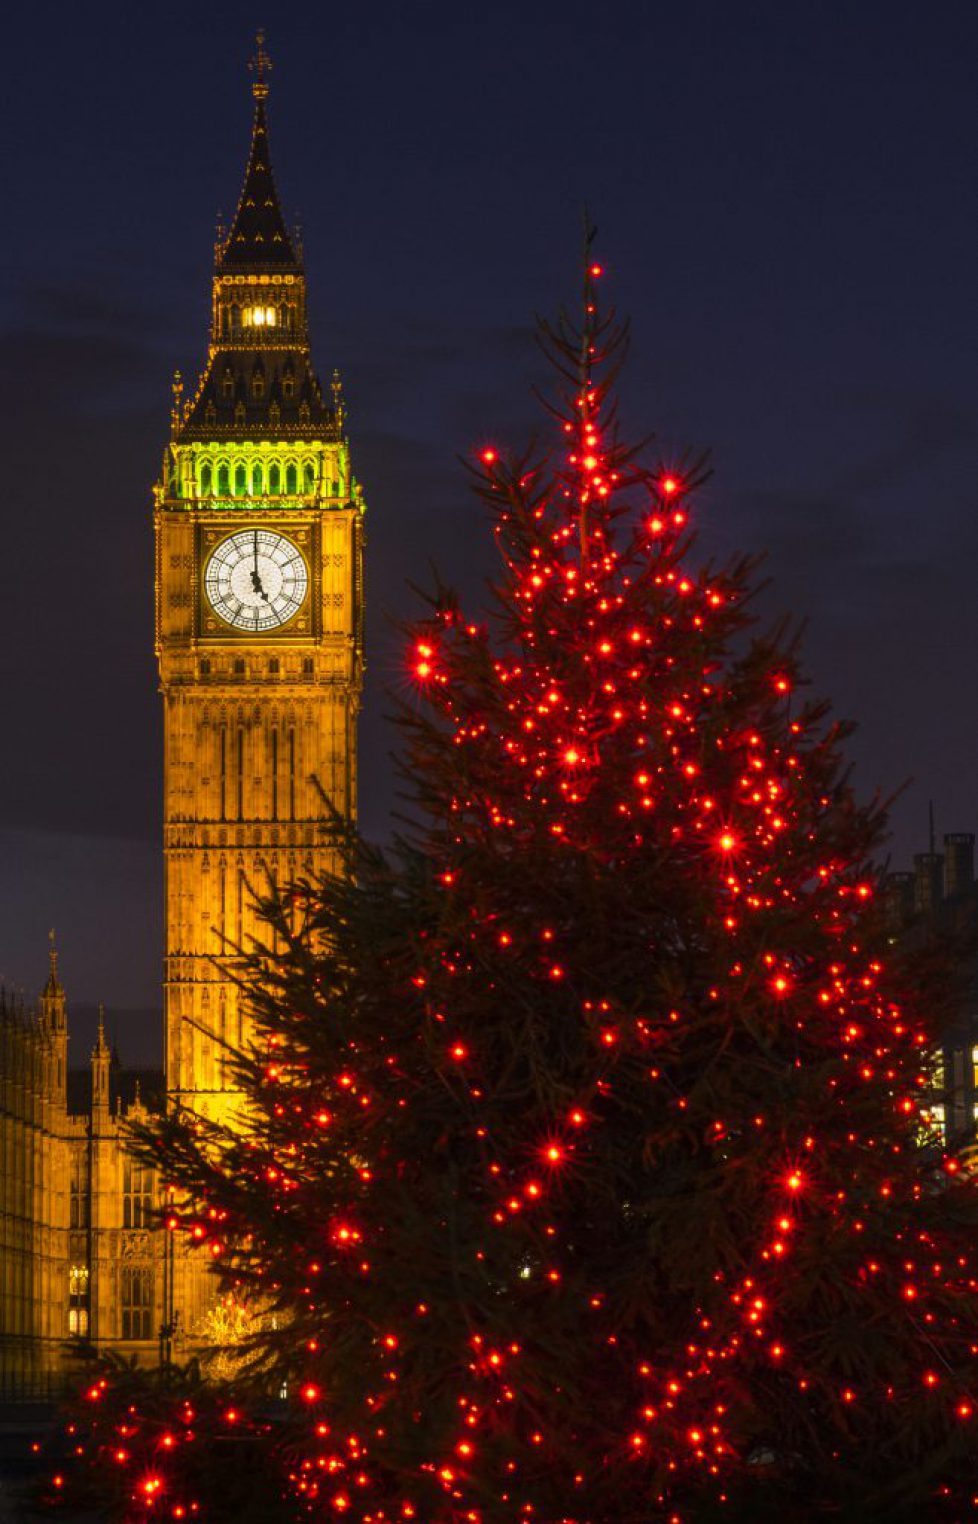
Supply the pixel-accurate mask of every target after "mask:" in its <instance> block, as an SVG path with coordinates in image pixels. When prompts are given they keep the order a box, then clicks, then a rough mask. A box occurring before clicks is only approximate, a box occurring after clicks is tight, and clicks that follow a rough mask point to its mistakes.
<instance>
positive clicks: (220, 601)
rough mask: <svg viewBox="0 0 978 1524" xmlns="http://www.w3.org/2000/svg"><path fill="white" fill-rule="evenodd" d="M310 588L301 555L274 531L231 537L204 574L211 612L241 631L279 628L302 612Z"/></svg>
mask: <svg viewBox="0 0 978 1524" xmlns="http://www.w3.org/2000/svg"><path fill="white" fill-rule="evenodd" d="M308 586H309V573H308V572H307V570H306V563H305V561H304V560H303V559H302V555H301V553H300V552H299V551H298V550H297V549H296V547H295V546H294V545H293V544H292V541H291V540H287V539H286V538H285V536H284V535H281V534H275V533H273V531H272V530H270V529H241V530H239V531H238V532H237V534H232V535H229V536H228V538H227V539H226V540H222V541H221V543H220V545H218V547H217V549H216V550H215V551H214V553H213V555H212V556H211V558H210V560H209V561H208V563H207V569H206V571H205V572H204V590H205V592H206V594H207V599H208V602H209V603H210V606H211V608H212V609H213V610H214V612H215V614H218V615H220V617H221V618H222V619H223V620H224V621H225V623H226V624H229V625H231V626H232V627H233V628H234V629H236V630H255V631H261V630H274V629H277V628H278V626H279V625H282V624H285V623H286V622H287V621H288V620H289V619H291V618H292V616H293V614H296V613H298V611H299V609H300V608H301V606H302V603H303V600H304V599H305V596H306V590H307V588H308Z"/></svg>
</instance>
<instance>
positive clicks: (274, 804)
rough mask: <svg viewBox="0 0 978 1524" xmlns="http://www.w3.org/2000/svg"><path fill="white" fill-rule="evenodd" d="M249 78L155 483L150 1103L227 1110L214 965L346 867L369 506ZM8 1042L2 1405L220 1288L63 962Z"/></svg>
mask: <svg viewBox="0 0 978 1524" xmlns="http://www.w3.org/2000/svg"><path fill="white" fill-rule="evenodd" d="M253 67H254V71H255V77H254V82H253V85H252V91H253V94H254V97H255V111H254V124H253V130H252V138H251V149H250V153H249V158H248V164H247V168H246V171H245V179H244V186H243V189H242V192H241V197H240V200H239V203H238V207H237V211H236V213H235V216H234V219H233V221H232V224H231V227H230V229H229V230H227V231H225V232H223V233H222V234H221V236H220V237H219V239H218V243H217V247H216V250H215V264H214V275H213V286H212V308H211V328H210V341H209V346H208V351H207V358H206V362H205V364H204V366H203V369H202V372H201V375H200V377H199V380H198V382H197V384H196V387H195V388H194V389H193V391H192V393H191V394H189V395H188V396H186V397H185V396H184V392H183V387H182V384H181V383H180V381H179V378H178V379H177V381H176V382H175V385H174V406H173V413H172V426H171V434H170V440H169V444H168V446H167V448H166V450H165V452H164V458H163V468H162V472H161V476H160V479H159V481H158V483H157V485H156V487H155V489H154V510H155V511H154V525H155V536H156V581H155V599H156V650H157V656H158V659H159V671H160V687H161V692H162V696H163V706H164V807H163V854H164V871H165V928H164V932H165V965H164V985H163V997H164V1047H165V1055H164V1056H165V1071H164V1074H165V1077H164V1080H163V1084H162V1092H163V1093H162V1096H161V1100H160V1103H161V1104H163V1105H166V1106H174V1105H183V1106H189V1107H192V1108H194V1109H195V1110H197V1111H199V1112H201V1113H204V1114H207V1115H209V1116H212V1117H221V1118H225V1119H226V1118H233V1117H234V1116H235V1114H236V1112H237V1110H238V1105H239V1099H240V1098H239V1096H238V1095H237V1094H236V1092H235V1090H234V1089H233V1087H232V1085H231V1084H230V1082H229V1078H228V1075H227V1070H226V1065H225V1054H226V1052H227V1048H228V1045H229V1044H230V1045H232V1046H235V1045H239V1044H240V1043H241V1042H242V1041H247V1037H248V1031H247V1018H246V1013H244V1012H243V1011H242V1009H241V1007H240V1005H239V1003H238V991H237V987H236V985H235V984H234V982H233V981H232V980H231V979H230V978H228V977H227V975H226V974H223V973H222V972H221V970H220V969H219V968H218V967H217V966H215V964H214V962H213V961H212V960H213V958H214V956H215V954H219V953H220V952H221V951H222V948H224V947H226V946H227V945H229V944H230V945H237V946H240V945H243V944H246V942H247V938H248V936H249V934H250V933H251V932H252V930H253V929H254V928H253V921H252V911H251V904H250V896H249V887H248V886H249V883H252V882H261V880H262V877H263V875H264V874H265V873H266V872H271V873H272V874H273V875H274V876H275V877H276V879H277V880H278V881H279V882H280V883H288V882H290V881H291V880H292V879H294V878H296V877H298V876H300V875H307V874H315V873H316V872H318V871H320V870H322V869H326V868H329V867H331V866H333V864H334V863H335V861H336V859H335V855H334V849H333V843H332V835H331V832H332V826H331V824H330V823H329V820H328V818H327V816H328V811H327V810H326V809H325V808H324V805H323V793H325V795H326V796H327V797H328V798H329V800H330V802H331V805H332V807H333V808H334V809H335V810H336V811H338V812H339V813H340V815H341V816H343V817H345V818H346V819H347V820H352V819H353V818H354V816H355V808H356V721H357V711H358V707H359V695H360V686H361V679H362V666H363V592H362V552H363V532H362V525H363V514H364V503H363V498H362V494H361V491H360V487H359V485H358V484H357V482H356V480H355V479H354V477H353V475H352V473H351V467H350V451H349V445H348V441H347V438H346V434H345V408H344V404H343V398H342V392H341V388H340V382H339V377H338V375H337V374H336V373H335V372H334V373H333V380H332V383H331V385H330V387H329V388H328V390H327V391H326V392H324V391H323V389H322V387H321V386H320V383H319V381H318V379H317V376H316V373H315V371H314V369H313V367H312V362H311V357H310V346H309V332H308V325H307V314H306V278H305V269H304V264H303V258H302V251H301V249H300V247H299V245H298V242H297V240H296V238H295V237H294V236H293V234H292V233H290V231H289V229H288V227H287V225H286V222H285V219H284V217H283V215H282V211H281V207H280V204H279V199H278V194H277V191H276V188H275V182H274V179H273V176H272V169H271V163H270V159H269V149H268V126H267V120H266V101H267V96H268V83H267V70H268V59H267V57H266V55H265V52H264V48H263V46H262V44H261V39H259V48H258V55H257V58H256V59H255V60H254V65H253ZM0 1043H2V1046H0V1065H2V1067H0V1126H2V1149H3V1153H2V1157H0V1390H2V1391H6V1392H8V1393H14V1392H17V1391H24V1392H26V1391H28V1390H30V1389H33V1390H39V1389H41V1388H43V1387H44V1386H45V1385H49V1386H50V1385H53V1384H56V1383H57V1381H58V1380H60V1379H61V1377H62V1375H63V1372H64V1371H65V1369H66V1362H67V1364H68V1365H70V1362H71V1359H72V1351H73V1348H77V1347H78V1346H79V1345H80V1344H81V1342H82V1341H85V1342H87V1343H89V1344H91V1345H94V1346H95V1347H97V1348H102V1349H105V1348H109V1349H113V1350H118V1351H121V1352H125V1353H134V1354H137V1355H138V1356H139V1358H140V1359H144V1360H149V1359H152V1358H155V1357H156V1351H157V1348H158V1345H157V1340H160V1341H161V1345H162V1342H163V1341H164V1340H169V1338H170V1335H171V1334H172V1333H173V1330H174V1328H176V1330H177V1335H178V1339H177V1350H178V1352H179V1349H180V1338H181V1337H182V1339H183V1340H184V1341H185V1342H187V1343H192V1342H193V1341H194V1340H195V1339H197V1338H199V1337H200V1336H201V1328H202V1324H203V1323H204V1322H205V1321H206V1315H207V1308H208V1306H209V1304H211V1303H212V1301H213V1296H214V1290H213V1283H212V1282H211V1281H210V1278H209V1277H208V1275H207V1271H206V1266H204V1265H202V1264H200V1263H199V1262H198V1259H197V1257H196V1256H194V1255H192V1254H191V1255H186V1254H185V1255H180V1254H175V1253H174V1250H173V1246H172V1237H171V1236H170V1235H168V1234H166V1233H165V1232H163V1231H162V1230H160V1229H158V1228H156V1227H155V1225H154V1209H155V1208H156V1207H158V1205H159V1203H158V1201H157V1200H156V1187H155V1184H154V1181H153V1180H152V1178H151V1177H150V1175H149V1174H148V1173H147V1172H145V1171H144V1170H142V1169H141V1168H140V1167H139V1166H138V1165H136V1164H135V1163H134V1162H133V1161H132V1160H131V1159H129V1158H128V1156H127V1154H126V1151H125V1146H124V1133H125V1123H126V1120H127V1118H128V1117H129V1116H131V1115H132V1114H133V1112H134V1111H135V1110H138V1108H140V1107H145V1106H146V1105H147V1104H151V1103H152V1102H153V1094H152V1087H150V1089H149V1090H147V1089H146V1088H145V1087H144V1089H143V1091H142V1093H141V1094H140V1093H139V1092H138V1091H137V1088H136V1086H135V1083H134V1081H133V1080H131V1079H130V1080H126V1079H125V1078H124V1077H123V1076H121V1075H118V1074H117V1073H116V1071H115V1070H114V1068H113V1065H112V1062H111V1055H110V1053H109V1051H108V1049H107V1048H106V1046H105V1043H104V1038H100V1040H99V1043H98V1044H97V1046H96V1049H95V1052H94V1053H93V1055H92V1062H91V1072H90V1076H89V1078H88V1081H87V1083H86V1084H85V1093H84V1095H76V1093H75V1090H76V1082H75V1079H74V1077H73V1076H72V1075H71V1074H69V1073H68V1072H67V1025H66V1012H65V998H64V991H63V989H62V988H61V985H60V983H59V981H58V977H57V970H56V966H55V961H54V956H53V954H52V966H51V977H50V979H49V981H48V984H47V986H46V987H45V990H44V993H43V995H42V996H41V998H40V1002H39V1005H38V1008H37V1010H36V1011H34V1012H31V1013H24V1012H22V1011H16V1010H10V1009H5V1010H4V1012H3V1015H2V1036H0ZM84 1081H85V1077H84V1076H82V1078H81V1082H84ZM161 1330H163V1333H162V1334H161Z"/></svg>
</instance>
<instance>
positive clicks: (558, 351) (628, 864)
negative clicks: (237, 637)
mask: <svg viewBox="0 0 978 1524" xmlns="http://www.w3.org/2000/svg"><path fill="white" fill-rule="evenodd" d="M600 273H601V272H600V270H599V269H598V267H597V266H595V265H594V264H593V263H591V262H590V258H589V261H588V263H587V265H586V275H585V283H584V295H583V303H582V314H583V315H582V318H581V319H580V320H579V321H577V322H571V321H570V320H569V319H567V318H566V317H562V318H561V319H560V320H559V321H558V322H557V323H556V324H555V325H553V326H548V325H544V327H543V329H542V335H541V336H542V342H543V345H544V348H545V349H546V352H547V354H548V355H549V357H550V360H551V361H552V364H553V366H554V370H555V374H556V377H557V386H556V393H557V395H556V397H555V398H554V399H553V400H552V402H551V403H550V404H549V407H550V412H551V416H552V418H553V421H554V426H555V432H556V435H557V444H556V446H555V447H554V449H553V451H552V452H551V453H550V454H540V453H530V454H523V455H514V456H512V457H508V456H507V455H506V454H505V453H504V452H501V451H500V452H497V451H495V450H488V449H487V450H486V451H485V452H484V453H483V455H482V457H481V460H480V461H479V462H478V465H477V467H476V489H477V491H478V494H479V497H480V498H481V500H482V502H483V503H484V504H485V507H486V509H487V511H488V514H489V516H490V519H491V521H492V530H493V533H494V535H495V537H496V541H497V544H498V546H499V550H500V552H501V556H502V562H503V571H502V573H501V574H500V577H499V579H498V582H497V583H496V585H495V587H494V588H493V590H492V591H493V609H492V613H491V616H490V619H489V623H488V625H484V624H482V623H479V622H473V621H472V620H471V619H470V618H469V617H468V616H466V615H465V614H464V613H463V612H462V610H461V609H460V607H459V604H458V601H457V599H456V598H455V597H454V596H453V594H452V593H451V591H450V590H448V589H445V588H443V587H439V588H438V589H437V590H436V592H435V594H434V596H433V598H432V601H431V604H430V606H429V609H428V611H427V612H426V614H425V615H424V617H422V618H421V619H419V620H418V622H417V623H416V625H415V626H414V627H413V628H412V629H411V630H410V632H409V650H408V661H409V665H410V667H411V671H412V680H413V682H414V683H415V684H416V688H417V692H418V694H419V695H420V701H419V702H418V703H408V704H405V705H404V706H403V709H402V713H401V715H400V725H401V729H402V735H403V737H404V751H403V766H404V774H405V778H406V780H407V783H408V787H409V791H410V793H411V795H412V797H413V800H414V805H415V809H416V817H417V822H418V823H417V824H416V825H414V826H412V827H411V828H410V830H409V831H408V832H407V834H406V836H405V838H404V839H403V840H401V841H400V842H399V843H397V845H396V847H395V848H394V849H393V850H392V851H391V852H390V853H389V854H388V855H386V856H385V855H383V854H381V853H379V852H377V851H374V850H372V849H370V848H368V847H367V846H365V845H364V844H363V843H358V842H356V841H352V840H351V841H348V842H347V843H346V847H345V850H346V852H347V869H348V871H347V873H346V874H345V875H342V876H338V877H337V878H335V879H331V880H327V881H325V882H322V883H314V884H306V885H301V886H298V887H296V888H293V889H291V890H290V891H289V892H288V893H287V894H285V895H283V896H278V895H276V894H274V893H273V894H270V895H269V896H268V897H267V899H266V901H265V903H264V910H265V914H266V916H267V919H268V923H269V928H270V930H269V935H268V937H267V939H266V945H264V946H260V947H257V946H256V947H255V948H253V949H251V950H250V951H249V953H248V956H247V959H246V969H245V973H244V975H243V979H244V983H245V987H246V990H247V993H248V998H249V1002H250V1006H251V1009H252V1012H253V1015H254V1018H255V1022H256V1030H257V1033H258V1040H257V1043H256V1046H255V1048H254V1050H253V1051H252V1052H251V1053H250V1054H248V1055H242V1056H241V1057H240V1058H239V1060H238V1067H239V1072H240V1076H241V1082H242V1084H243V1085H244V1087H245V1088H246V1090H247V1092H248V1094H249V1103H250V1108H251V1116H250V1123H249V1128H248V1130H247V1131H246V1132H243V1133H232V1132H226V1131H223V1130H222V1129H220V1128H217V1127H214V1126H210V1125H208V1124H205V1123H202V1122H200V1121H196V1120H192V1119H186V1118H171V1119H170V1120H169V1121H168V1123H167V1124H166V1126H165V1127H164V1128H163V1129H162V1130H161V1131H158V1132H157V1133H156V1134H155V1135H152V1136H151V1135H149V1134H147V1135H146V1136H145V1137H144V1139H143V1144H142V1146H143V1148H144V1149H145V1150H146V1151H147V1152H148V1153H150V1154H151V1155H152V1157H154V1158H155V1159H156V1160H157V1162H159V1163H161V1165H162V1168H163V1169H164V1170H165V1173H166V1178H167V1179H168V1180H170V1181H172V1182H174V1183H175V1184H176V1185H177V1186H179V1187H180V1188H181V1189H182V1190H183V1192H184V1193H185V1203H186V1204H185V1207H184V1208H183V1209H182V1210H181V1211H179V1212H178V1213H177V1217H178V1218H179V1220H180V1224H181V1228H182V1229H184V1230H186V1231H188V1232H191V1233H193V1234H194V1235H195V1236H196V1237H197V1238H198V1239H201V1240H204V1241H205V1242H204V1250H205V1252H209V1253H211V1254H212V1256H213V1258H214V1260H215V1262H216V1263H217V1264H218V1265H219V1266H220V1267H221V1268H222V1270H223V1272H224V1274H225V1277H226V1284H228V1285H229V1286H233V1287H234V1288H235V1289H236V1293H237V1294H238V1295H240V1296H251V1297H254V1298H255V1299H256V1304H257V1305H260V1306H261V1307H262V1308H263V1310H264V1313H265V1317H264V1320H263V1330H264V1331H263V1332H262V1333H261V1334H260V1335H259V1336H258V1337H257V1338H256V1343H255V1349H254V1357H255V1361H256V1365H258V1366H261V1368H262V1369H263V1370H264V1371H265V1372H266V1373H268V1372H272V1373H274V1376H275V1380H276V1381H279V1380H285V1381H286V1382H287V1383H288V1388H289V1391H290V1393H291V1401H292V1404H293V1408H294V1414H295V1416H294V1424H293V1430H292V1439H293V1442H294V1449H293V1451H292V1452H291V1459H290V1460H288V1461H287V1462H284V1463H283V1464H284V1474H287V1485H288V1487H289V1489H291V1495H292V1497H293V1498H294V1499H295V1504H296V1508H297V1510H299V1512H300V1513H302V1512H306V1511H308V1513H309V1514H310V1515H311V1516H313V1517H317V1518H324V1519H329V1518H333V1517H343V1518H347V1519H350V1520H356V1521H360V1524H391V1521H394V1520H398V1521H401V1520H411V1519H413V1520H418V1521H423V1524H458V1521H468V1524H509V1521H523V1524H531V1521H532V1524H650V1521H654V1520H663V1521H665V1520H669V1521H696V1524H700V1521H704V1520H709V1519H712V1518H714V1517H717V1518H732V1519H748V1518H749V1519H751V1520H759V1519H764V1518H768V1517H771V1518H776V1517H777V1518H798V1519H814V1518H819V1517H822V1516H823V1515H824V1516H826V1517H831V1518H833V1519H839V1518H845V1519H851V1520H859V1521H866V1520H872V1519H881V1520H882V1519H887V1520H892V1519H899V1518H904V1517H906V1518H917V1519H919V1518H920V1517H921V1516H926V1517H928V1518H930V1517H934V1518H940V1517H947V1518H953V1519H957V1518H960V1517H961V1516H962V1512H963V1511H965V1510H966V1509H970V1507H971V1498H972V1493H971V1490H970V1486H969V1478H971V1477H973V1475H974V1465H973V1462H972V1461H971V1460H970V1459H969V1455H970V1454H971V1453H972V1452H973V1447H974V1425H975V1423H976V1422H978V1416H976V1414H975V1412H974V1407H975V1392H976V1387H975V1381H976V1350H978V1318H976V1311H975V1278H974V1266H973V1255H972V1245H971V1240H972V1235H973V1231H974V1211H973V1206H974V1191H973V1187H972V1186H971V1184H970V1183H968V1182H965V1181H962V1180H961V1179H960V1177H959V1176H957V1175H956V1174H955V1173H954V1168H953V1161H942V1159H941V1154H940V1149H939V1146H938V1145H937V1141H936V1139H935V1137H934V1135H933V1134H932V1133H931V1132H930V1131H929V1128H928V1120H927V1115H926V1103H927V1095H928V1090H927V1086H928V1080H927V1060H928V1053H929V1051H930V1049H931V1047H932V1045H933V1043H934V1040H935V1036H936V1033H937V1031H938V1024H939V1021H940V1019H941V1016H942V1013H943V1005H942V1003H943V1002H945V1001H946V997H947V989H948V981H947V978H946V977H944V978H943V979H942V977H941V976H940V972H939V971H938V974H937V975H935V973H934V970H933V969H932V968H931V966H930V965H928V966H927V967H926V968H925V967H924V965H923V963H919V964H913V963H911V962H909V961H908V960H907V959H906V958H903V957H901V955H900V953H899V949H893V950H888V949H887V948H886V939H885V937H884V936H883V935H882V931H881V919H882V918H881V916H880V913H879V905H878V901H879V891H880V887H881V874H880V871H879V869H878V868H877V867H876V866H874V862H875V859H876V857H877V856H878V853H879V848H880V845H881V841H882V833H883V830H884V824H885V822H884V816H883V812H882V810H881V809H880V808H879V807H878V806H877V805H872V806H870V807H864V806H862V805H860V804H859V803H858V802H857V800H856V798H855V797H854V794H853V791H852V789H851V787H850V784H849V782H848V780H847V775H846V772H845V763H844V757H843V753H842V742H843V741H844V738H845V732H844V728H843V727H840V726H839V725H836V724H833V723H832V722H831V720H830V718H829V716H828V713H827V710H826V708H825V706H824V705H821V704H818V703H813V702H806V701H804V700H803V699H800V698H799V696H798V694H799V688H800V686H801V678H800V675H799V671H798V659H797V650H796V644H795V642H794V641H793V640H792V639H791V638H790V637H789V636H788V635H786V633H785V630H784V628H783V627H782V628H778V629H775V630H774V631H773V632H770V633H767V634H764V633H763V632H761V631H759V629H758V628H757V626H756V625H755V624H754V622H753V620H752V615H751V612H750V597H751V590H752V589H751V579H752V576H753V572H754V567H753V564H752V563H751V562H749V561H747V560H741V561H737V562H736V563H734V564H733V565H730V566H727V567H725V568H721V569H716V568H712V567H710V566H697V565H696V563H695V559H694V553H693V546H692V539H691V534H690V515H691V511H692V499H693V497H694V494H695V489H696V487H697V486H698V485H699V484H700V482H701V480H702V476H703V471H702V467H701V466H700V465H698V464H689V463H686V464H675V463H674V464H672V465H669V464H663V463H661V462H657V461H655V460H654V459H652V460H647V459H646V458H645V457H646V456H647V454H648V451H647V449H645V448H643V449H642V450H639V451H637V452H636V451H633V450H632V449H630V448H628V446H627V445H626V444H624V443H623V442H622V440H621V439H620V436H619V429H618V426H617V423H616V416H615V408H614V402H613V393H612V387H613V382H614V379H615V376H616V373H617V370H618V368H619V364H620V361H621V358H622V356H623V352H624V342H625V335H624V333H623V331H622V329H621V328H620V327H619V326H618V325H617V323H616V321H615V319H614V315H613V314H609V315H608V316H602V315H601V313H600V312H599V310H598V300H597V289H598V284H599V277H600ZM273 1325H274V1328H273ZM174 1495H175V1494H174ZM181 1496H182V1494H181ZM180 1506H188V1505H187V1503H186V1501H182V1502H181V1504H180ZM198 1506H199V1505H198ZM201 1516H202V1517H203V1516H205V1515H203V1514H202V1515H201ZM206 1516H208V1517H210V1516H212V1517H214V1518H218V1517H220V1514H219V1512H216V1513H214V1514H213V1515H206Z"/></svg>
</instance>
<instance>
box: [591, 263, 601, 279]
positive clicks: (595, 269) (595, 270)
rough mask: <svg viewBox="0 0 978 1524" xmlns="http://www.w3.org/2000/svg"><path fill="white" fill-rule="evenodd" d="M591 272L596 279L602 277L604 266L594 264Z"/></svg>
mask: <svg viewBox="0 0 978 1524" xmlns="http://www.w3.org/2000/svg"><path fill="white" fill-rule="evenodd" d="M589 274H590V275H591V276H592V277H593V279H594V280H599V279H600V277H601V276H602V275H603V274H604V266H603V265H592V266H591V269H590V271H589Z"/></svg>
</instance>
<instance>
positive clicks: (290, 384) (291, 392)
mask: <svg viewBox="0 0 978 1524" xmlns="http://www.w3.org/2000/svg"><path fill="white" fill-rule="evenodd" d="M282 396H283V397H288V398H289V399H291V398H292V397H294V396H295V376H293V374H292V372H291V371H286V373H285V375H284V376H283V377H282Z"/></svg>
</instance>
